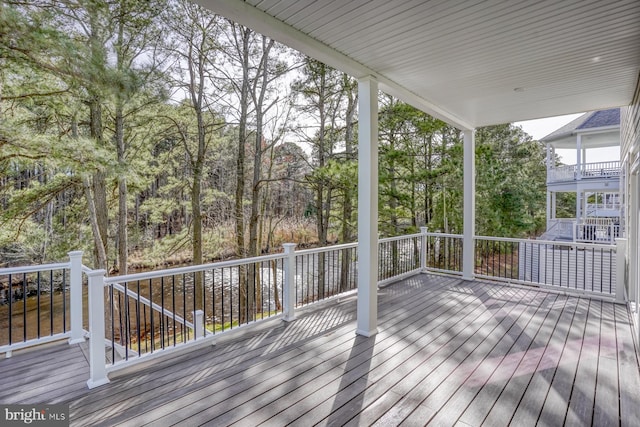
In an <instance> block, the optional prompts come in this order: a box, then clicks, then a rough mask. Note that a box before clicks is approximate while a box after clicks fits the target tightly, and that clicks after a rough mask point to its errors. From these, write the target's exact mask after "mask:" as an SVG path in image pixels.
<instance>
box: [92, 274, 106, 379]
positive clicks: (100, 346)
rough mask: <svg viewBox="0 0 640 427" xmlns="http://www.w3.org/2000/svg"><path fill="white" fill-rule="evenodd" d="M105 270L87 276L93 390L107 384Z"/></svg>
mask: <svg viewBox="0 0 640 427" xmlns="http://www.w3.org/2000/svg"><path fill="white" fill-rule="evenodd" d="M105 273H106V271H105V270H93V271H91V272H89V273H87V276H89V333H90V335H89V380H88V381H87V386H88V387H89V388H95V387H98V386H101V385H104V384H107V383H108V382H109V378H108V377H107V369H106V358H105V347H104V340H105V332H104V313H105V307H104V275H105Z"/></svg>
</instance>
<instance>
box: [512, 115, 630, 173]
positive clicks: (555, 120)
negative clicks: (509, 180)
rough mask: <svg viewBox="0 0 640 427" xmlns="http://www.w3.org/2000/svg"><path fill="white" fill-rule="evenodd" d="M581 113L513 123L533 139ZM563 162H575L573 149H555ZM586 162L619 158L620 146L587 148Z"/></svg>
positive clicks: (543, 135) (544, 134)
mask: <svg viewBox="0 0 640 427" xmlns="http://www.w3.org/2000/svg"><path fill="white" fill-rule="evenodd" d="M582 114H583V113H578V114H569V115H566V116H557V117H547V118H544V119H536V120H527V121H524V122H515V123H514V125H516V126H520V127H522V129H523V130H524V131H525V132H526V133H528V134H529V135H531V136H532V137H533V139H541V138H544V137H545V136H547V135H549V134H550V133H551V132H553V131H554V130H556V129H559V128H561V127H562V126H564V125H566V124H567V123H569V122H570V121H571V120H573V119H576V118H578V117H580V116H581V115H582ZM556 153H557V154H558V155H559V156H560V158H561V159H562V162H563V163H566V164H575V162H576V157H575V156H576V152H575V150H556ZM586 160H587V163H593V162H607V161H614V160H620V148H611V147H608V148H596V149H592V150H587V159H586Z"/></svg>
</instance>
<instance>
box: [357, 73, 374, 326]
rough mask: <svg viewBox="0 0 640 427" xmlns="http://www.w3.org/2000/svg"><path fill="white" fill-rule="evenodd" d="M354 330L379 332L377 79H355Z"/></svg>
mask: <svg viewBox="0 0 640 427" xmlns="http://www.w3.org/2000/svg"><path fill="white" fill-rule="evenodd" d="M357 316H358V320H357V329H356V333H357V334H358V335H362V336H365V337H370V336H373V335H375V334H376V333H377V332H378V82H377V81H376V80H375V79H374V78H373V77H364V78H361V79H359V80H358V304H357Z"/></svg>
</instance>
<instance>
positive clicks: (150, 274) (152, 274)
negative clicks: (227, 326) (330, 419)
mask: <svg viewBox="0 0 640 427" xmlns="http://www.w3.org/2000/svg"><path fill="white" fill-rule="evenodd" d="M283 258H285V255H284V254H273V255H263V256H257V257H251V258H242V259H236V260H229V261H221V262H213V263H209V264H199V265H190V266H188V267H177V268H168V269H166V270H156V271H146V272H144V273H133V274H126V275H122V276H111V277H105V279H104V284H105V286H106V285H110V284H114V283H118V282H134V281H136V280H147V279H157V278H160V277H163V276H172V275H179V274H187V273H197V272H199V271H205V270H211V269H215V268H227V267H237V266H239V265H243V264H256V263H259V262H265V261H271V260H275V259H283Z"/></svg>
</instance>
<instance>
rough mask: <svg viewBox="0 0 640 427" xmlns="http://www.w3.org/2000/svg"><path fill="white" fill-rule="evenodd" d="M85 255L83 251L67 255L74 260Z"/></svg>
mask: <svg viewBox="0 0 640 427" xmlns="http://www.w3.org/2000/svg"><path fill="white" fill-rule="evenodd" d="M83 253H84V252H83V251H71V252H67V255H69V257H70V258H74V257H81V256H82V254H83Z"/></svg>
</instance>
